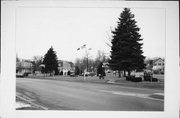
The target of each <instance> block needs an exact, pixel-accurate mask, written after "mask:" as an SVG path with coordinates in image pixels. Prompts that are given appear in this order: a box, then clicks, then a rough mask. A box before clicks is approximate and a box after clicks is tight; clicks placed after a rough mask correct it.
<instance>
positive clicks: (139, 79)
mask: <svg viewBox="0 0 180 118" xmlns="http://www.w3.org/2000/svg"><path fill="white" fill-rule="evenodd" d="M132 81H133V82H142V78H141V77H134V78H133V79H132Z"/></svg>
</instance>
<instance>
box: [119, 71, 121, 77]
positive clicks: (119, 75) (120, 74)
mask: <svg viewBox="0 0 180 118" xmlns="http://www.w3.org/2000/svg"><path fill="white" fill-rule="evenodd" d="M118 73H119V78H120V77H121V71H120V70H118Z"/></svg>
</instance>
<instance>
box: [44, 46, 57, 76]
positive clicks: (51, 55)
mask: <svg viewBox="0 0 180 118" xmlns="http://www.w3.org/2000/svg"><path fill="white" fill-rule="evenodd" d="M43 64H44V65H45V72H46V73H50V75H52V72H53V71H54V72H55V74H58V61H57V55H56V52H55V51H54V50H53V47H52V46H51V48H50V49H49V50H48V51H47V53H46V54H45V55H44V60H43Z"/></svg>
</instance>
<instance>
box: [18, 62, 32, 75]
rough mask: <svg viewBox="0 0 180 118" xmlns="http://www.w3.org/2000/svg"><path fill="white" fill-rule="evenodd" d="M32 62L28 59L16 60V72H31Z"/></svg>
mask: <svg viewBox="0 0 180 118" xmlns="http://www.w3.org/2000/svg"><path fill="white" fill-rule="evenodd" d="M32 67H33V64H32V62H31V61H29V60H20V61H18V62H16V73H32Z"/></svg>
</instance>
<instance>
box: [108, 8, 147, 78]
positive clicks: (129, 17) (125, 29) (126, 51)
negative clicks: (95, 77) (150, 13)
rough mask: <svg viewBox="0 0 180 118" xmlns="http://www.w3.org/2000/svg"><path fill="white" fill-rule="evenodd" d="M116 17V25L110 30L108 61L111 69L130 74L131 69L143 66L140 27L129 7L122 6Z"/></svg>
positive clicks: (138, 68)
mask: <svg viewBox="0 0 180 118" xmlns="http://www.w3.org/2000/svg"><path fill="white" fill-rule="evenodd" d="M118 19H119V21H118V22H117V23H118V26H117V27H116V28H115V30H114V31H112V34H113V36H112V40H111V43H112V46H111V56H110V57H111V59H110V61H109V63H110V67H111V68H112V69H113V70H119V72H120V71H128V75H130V72H131V71H132V70H141V69H143V68H144V67H145V64H144V59H145V57H144V56H143V55H142V54H143V51H142V43H140V42H139V41H142V39H141V35H140V34H139V30H140V28H138V27H137V25H136V23H137V22H136V21H135V19H134V15H133V14H132V13H131V12H130V9H129V8H124V10H123V12H122V13H121V14H120V17H119V18H118Z"/></svg>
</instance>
